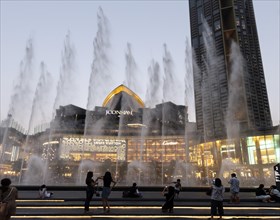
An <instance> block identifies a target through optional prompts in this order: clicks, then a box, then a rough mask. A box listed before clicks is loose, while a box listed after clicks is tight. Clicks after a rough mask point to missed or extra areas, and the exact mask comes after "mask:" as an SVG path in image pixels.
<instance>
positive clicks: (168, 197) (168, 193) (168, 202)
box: [161, 186, 175, 213]
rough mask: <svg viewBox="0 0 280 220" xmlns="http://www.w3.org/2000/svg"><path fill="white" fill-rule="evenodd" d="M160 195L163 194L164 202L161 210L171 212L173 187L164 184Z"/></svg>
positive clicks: (173, 194) (173, 195)
mask: <svg viewBox="0 0 280 220" xmlns="http://www.w3.org/2000/svg"><path fill="white" fill-rule="evenodd" d="M162 195H163V196H165V203H164V204H163V206H162V207H161V210H162V212H167V211H168V212H169V213H173V208H174V197H175V188H174V187H173V186H166V187H165V188H164V189H163V191H162Z"/></svg>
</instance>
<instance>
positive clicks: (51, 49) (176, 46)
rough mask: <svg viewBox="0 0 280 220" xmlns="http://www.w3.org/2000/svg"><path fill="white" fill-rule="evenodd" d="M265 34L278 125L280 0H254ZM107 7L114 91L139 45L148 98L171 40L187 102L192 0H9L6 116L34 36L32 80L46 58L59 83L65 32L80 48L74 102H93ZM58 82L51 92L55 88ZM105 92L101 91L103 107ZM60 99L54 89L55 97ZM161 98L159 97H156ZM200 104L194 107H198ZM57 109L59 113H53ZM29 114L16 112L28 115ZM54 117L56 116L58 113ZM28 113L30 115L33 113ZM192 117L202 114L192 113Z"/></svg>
mask: <svg viewBox="0 0 280 220" xmlns="http://www.w3.org/2000/svg"><path fill="white" fill-rule="evenodd" d="M253 2H254V9H255V16H256V22H257V29H258V34H259V41H260V47H261V53H262V59H263V65H264V72H265V77H266V85H267V90H268V95H269V103H270V109H271V114H272V120H273V124H274V125H276V124H279V105H280V104H279V93H280V92H279V82H280V80H279V60H280V58H279V38H280V37H279V26H280V25H279V20H280V19H279V14H280V11H279V8H280V6H279V2H280V1H278V0H254V1H253ZM99 7H101V8H102V9H103V12H104V14H105V16H106V17H107V19H108V21H109V27H110V35H109V38H110V42H111V52H110V60H111V63H112V65H111V66H110V71H111V72H112V74H113V75H114V80H115V81H114V85H113V87H112V88H108V89H109V91H112V90H113V89H114V88H115V87H117V86H118V85H120V84H122V83H123V82H124V81H125V74H124V73H125V66H126V63H125V52H126V50H127V43H130V44H131V48H132V54H133V57H134V59H135V62H136V64H137V67H138V69H137V74H138V75H139V76H140V78H139V79H140V80H139V81H138V82H137V84H138V86H139V88H140V89H139V91H135V92H136V93H137V94H138V95H139V96H140V97H141V98H142V99H143V100H144V101H145V92H146V86H147V68H148V66H149V65H150V62H151V60H152V59H154V60H155V61H157V62H158V63H159V64H160V66H161V72H162V73H163V67H162V60H163V52H164V47H163V45H164V44H166V45H167V49H168V51H169V52H170V53H171V55H172V58H173V61H174V69H173V71H174V75H175V76H176V78H177V83H178V91H179V92H178V96H177V98H176V102H177V103H176V104H184V86H185V85H184V76H185V72H186V70H185V48H186V41H189V39H190V38H189V36H190V28H189V9H188V1H184V0H180V1H176V0H172V1H90V0H88V1H42V0H40V1H5V0H1V33H0V34H1V35H0V36H1V48H0V49H1V73H0V74H1V75H0V77H1V78H0V79H1V82H0V83H1V84H0V85H1V90H0V92H1V97H0V98H1V99H0V105H1V106H0V121H1V120H4V119H5V118H6V117H7V113H8V110H9V105H10V103H11V96H12V94H13V90H14V87H15V86H16V81H17V79H18V78H19V74H20V62H21V61H22V60H23V59H24V56H25V47H26V44H27V42H28V40H29V39H32V42H33V50H34V62H33V66H32V68H33V72H34V77H31V78H30V80H31V81H34V83H35V84H36V83H37V81H38V77H39V75H40V73H39V72H40V68H39V67H40V63H41V62H44V63H45V65H46V68H47V71H48V72H50V74H51V75H52V76H53V78H54V81H55V83H57V81H58V78H59V70H60V68H61V54H62V51H63V44H64V41H65V37H66V35H67V33H68V31H69V32H70V39H71V42H72V44H73V46H74V48H75V57H76V58H75V68H74V69H75V74H76V75H77V79H76V82H75V83H76V84H77V87H76V88H75V95H76V96H75V97H73V99H72V100H71V101H72V103H69V104H74V105H77V106H80V107H82V108H86V106H87V98H88V86H89V85H88V84H89V77H90V72H91V64H92V61H93V40H94V38H95V36H96V32H97V12H98V8H99ZM55 87H56V86H54V89H52V90H51V91H50V94H51V93H55ZM104 98H105V97H100V101H99V102H100V103H99V106H101V105H102V101H103V100H104ZM53 100H54V96H53ZM156 104H158V103H156ZM22 108H30V109H31V106H30V107H29V106H22ZM190 109H191V111H193V110H192V109H193V107H191V108H190ZM50 115H51V113H50ZM22 117H23V116H19V115H18V116H15V118H16V120H18V121H19V122H21V120H22ZM50 117H51V116H50ZM25 118H28V116H25ZM190 121H194V113H193V112H190Z"/></svg>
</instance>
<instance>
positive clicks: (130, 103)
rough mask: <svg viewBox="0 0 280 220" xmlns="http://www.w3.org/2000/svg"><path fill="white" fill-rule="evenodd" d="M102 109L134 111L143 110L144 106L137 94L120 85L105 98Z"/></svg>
mask: <svg viewBox="0 0 280 220" xmlns="http://www.w3.org/2000/svg"><path fill="white" fill-rule="evenodd" d="M102 107H107V108H109V109H123V108H129V109H134V110H135V109H137V108H144V107H145V104H144V102H143V101H142V100H141V98H140V97H139V96H138V95H137V94H135V93H134V92H133V91H132V90H130V89H129V88H127V87H126V86H125V85H123V84H121V85H120V86H118V87H116V88H115V89H114V90H113V91H112V92H110V94H109V95H108V96H107V97H106V98H105V100H104V102H103V104H102Z"/></svg>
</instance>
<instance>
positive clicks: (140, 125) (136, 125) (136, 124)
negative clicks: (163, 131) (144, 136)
mask: <svg viewBox="0 0 280 220" xmlns="http://www.w3.org/2000/svg"><path fill="white" fill-rule="evenodd" d="M127 126H128V127H133V128H139V127H145V128H146V127H147V126H146V125H144V124H139V123H134V124H127Z"/></svg>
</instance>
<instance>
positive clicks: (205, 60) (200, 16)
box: [189, 0, 272, 141]
mask: <svg viewBox="0 0 280 220" xmlns="http://www.w3.org/2000/svg"><path fill="white" fill-rule="evenodd" d="M189 10H190V26H191V42H192V47H193V49H194V52H195V61H196V64H195V65H194V88H195V107H196V122H197V128H198V130H199V131H200V132H201V133H202V134H204V140H205V141H207V140H211V139H215V138H224V137H229V136H230V135H239V133H240V132H242V131H245V130H260V129H266V128H269V127H271V126H272V121H271V115H270V108H269V102H268V96H267V90H266V84H265V77H264V71H263V65H262V58H261V52H260V46H259V40H258V34H257V27H256V21H255V15H254V9H253V3H252V0H195V1H194V0H189Z"/></svg>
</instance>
